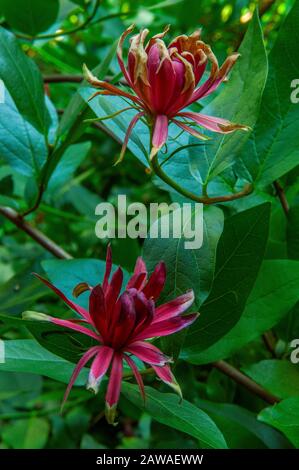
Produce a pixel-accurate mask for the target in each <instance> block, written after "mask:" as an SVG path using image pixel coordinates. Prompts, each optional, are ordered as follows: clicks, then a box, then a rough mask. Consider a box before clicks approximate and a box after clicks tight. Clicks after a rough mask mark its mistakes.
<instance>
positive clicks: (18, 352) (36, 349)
mask: <svg viewBox="0 0 299 470" xmlns="http://www.w3.org/2000/svg"><path fill="white" fill-rule="evenodd" d="M20 321H21V320H20ZM4 347H5V348H4V350H5V362H4V363H0V372H1V371H8V372H29V373H31V374H38V375H44V376H46V377H50V378H51V379H55V380H58V381H60V382H64V383H68V381H69V379H70V376H71V374H72V372H73V370H74V364H72V363H71V362H68V361H66V360H65V359H62V358H61V357H59V356H56V355H55V354H52V353H51V352H49V351H47V350H46V349H44V348H43V347H41V346H40V345H39V344H38V343H37V342H36V341H34V340H31V339H19V340H10V341H4ZM87 374H88V371H87V369H84V370H82V371H81V373H80V375H79V377H78V380H77V381H76V384H77V385H83V384H84V383H85V382H86V379H87Z"/></svg>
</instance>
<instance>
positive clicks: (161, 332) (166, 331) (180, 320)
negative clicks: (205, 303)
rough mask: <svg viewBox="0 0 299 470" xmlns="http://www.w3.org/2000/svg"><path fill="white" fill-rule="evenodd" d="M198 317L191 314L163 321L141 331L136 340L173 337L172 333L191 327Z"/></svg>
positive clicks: (195, 314)
mask: <svg viewBox="0 0 299 470" xmlns="http://www.w3.org/2000/svg"><path fill="white" fill-rule="evenodd" d="M197 317H198V314H197V313H190V314H189V315H184V316H183V317H181V316H177V317H174V318H171V319H169V320H162V321H160V322H157V323H153V324H151V325H150V326H148V327H147V328H145V329H144V330H143V331H141V333H139V334H138V335H137V336H136V338H135V340H136V341H137V340H141V339H148V338H155V337H157V336H168V335H171V334H172V333H176V332H177V331H180V330H182V329H184V328H186V327H187V326H189V325H191V324H192V323H193V322H194V321H195V320H196V318H197Z"/></svg>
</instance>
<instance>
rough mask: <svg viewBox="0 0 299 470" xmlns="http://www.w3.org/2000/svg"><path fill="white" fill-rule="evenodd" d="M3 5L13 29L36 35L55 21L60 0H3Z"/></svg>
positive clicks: (6, 17) (7, 19) (3, 10)
mask: <svg viewBox="0 0 299 470" xmlns="http://www.w3.org/2000/svg"><path fill="white" fill-rule="evenodd" d="M1 7H2V12H3V14H4V16H5V19H6V21H7V23H8V24H9V25H10V26H11V27H12V28H13V29H16V30H17V31H21V32H22V33H26V34H29V35H30V36H36V35H37V34H38V33H41V32H43V31H46V30H47V29H48V28H49V27H50V26H51V25H52V24H53V23H54V22H55V20H56V18H57V15H58V11H59V0H50V1H48V2H41V1H40V0H14V1H13V2H11V1H10V0H2V2H1Z"/></svg>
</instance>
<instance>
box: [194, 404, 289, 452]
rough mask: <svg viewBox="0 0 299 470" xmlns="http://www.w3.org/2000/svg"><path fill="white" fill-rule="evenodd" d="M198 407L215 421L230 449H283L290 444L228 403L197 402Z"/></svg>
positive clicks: (249, 415) (245, 411)
mask: <svg viewBox="0 0 299 470" xmlns="http://www.w3.org/2000/svg"><path fill="white" fill-rule="evenodd" d="M198 406H200V407H201V408H202V409H203V410H204V411H205V412H206V413H208V415H209V416H210V417H211V418H212V419H213V421H215V423H216V424H217V426H218V427H219V429H220V430H221V432H222V433H223V435H224V437H225V439H226V441H227V444H228V446H229V448H230V449H263V448H269V449H285V448H289V447H290V444H289V443H288V441H286V439H285V438H284V437H283V436H282V435H281V434H280V433H279V432H277V431H276V430H275V429H273V428H271V427H270V426H267V425H265V424H263V423H260V422H259V421H258V420H257V417H256V415H255V414H254V413H252V412H251V411H248V410H246V409H245V408H242V407H241V406H238V405H233V404H229V403H223V404H222V403H214V402H208V401H206V400H198Z"/></svg>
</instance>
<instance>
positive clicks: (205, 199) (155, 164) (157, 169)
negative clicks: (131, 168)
mask: <svg viewBox="0 0 299 470" xmlns="http://www.w3.org/2000/svg"><path fill="white" fill-rule="evenodd" d="M150 165H151V168H152V170H153V171H154V173H156V175H158V176H159V177H160V178H161V180H163V181H164V182H165V183H166V184H168V185H169V186H171V187H172V188H173V189H175V190H176V191H177V192H178V193H180V194H182V196H185V197H187V198H188V199H191V200H193V201H196V202H199V203H202V204H206V205H209V204H216V203H217V202H228V201H234V200H235V199H240V198H242V197H244V196H247V195H248V194H250V193H251V192H252V190H253V188H252V185H251V184H246V185H245V186H244V188H243V189H242V191H239V192H237V193H234V194H227V195H224V196H214V197H209V196H208V195H207V193H206V189H205V194H204V195H203V196H198V195H196V194H194V193H192V192H191V191H188V190H187V189H185V188H182V187H181V186H180V185H179V184H178V183H177V182H176V181H174V180H173V179H172V178H170V177H169V176H168V175H167V174H166V173H165V172H164V171H163V170H162V168H161V165H160V164H159V161H158V156H157V155H155V156H154V158H153V159H152V160H151V162H150Z"/></svg>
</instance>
